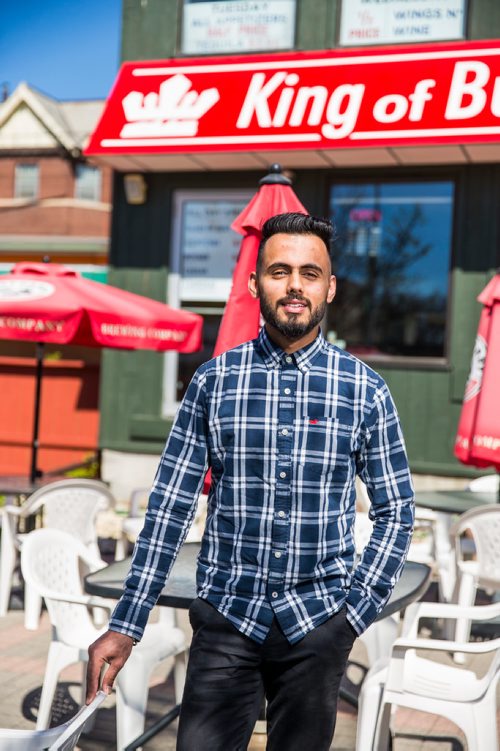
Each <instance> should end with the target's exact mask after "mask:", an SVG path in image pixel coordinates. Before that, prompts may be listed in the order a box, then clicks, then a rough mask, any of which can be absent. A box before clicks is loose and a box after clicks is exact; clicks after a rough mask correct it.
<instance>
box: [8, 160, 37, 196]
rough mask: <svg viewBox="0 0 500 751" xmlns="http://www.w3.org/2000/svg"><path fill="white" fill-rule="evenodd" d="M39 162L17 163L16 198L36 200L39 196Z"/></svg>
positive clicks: (15, 176) (15, 175) (15, 178)
mask: <svg viewBox="0 0 500 751" xmlns="http://www.w3.org/2000/svg"><path fill="white" fill-rule="evenodd" d="M38 181H39V169H38V164H16V169H15V174H14V198H26V199H31V200H34V199H35V198H38Z"/></svg>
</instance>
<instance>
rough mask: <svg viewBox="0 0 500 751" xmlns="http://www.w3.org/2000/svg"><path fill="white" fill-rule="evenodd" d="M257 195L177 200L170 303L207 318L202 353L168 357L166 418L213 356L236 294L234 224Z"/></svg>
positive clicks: (180, 195)
mask: <svg viewBox="0 0 500 751" xmlns="http://www.w3.org/2000/svg"><path fill="white" fill-rule="evenodd" d="M251 196H252V193H251V192H249V191H237V190H231V191H228V190H186V191H176V192H175V194H174V207H173V208H174V221H173V228H172V242H171V249H172V250H171V258H170V273H169V278H168V303H169V305H171V306H172V307H174V308H184V309H185V310H191V311H193V312H194V313H199V314H200V315H202V316H203V348H202V349H201V350H200V351H199V352H193V353H192V354H177V353H176V352H168V353H167V354H166V355H165V368H164V382H163V406H162V413H163V414H164V415H165V416H169V415H172V414H174V413H175V411H176V410H177V407H178V405H179V402H180V400H181V399H182V397H183V396H184V393H185V391H186V388H187V387H188V385H189V382H190V380H191V378H192V377H193V375H194V372H195V370H196V369H197V368H198V367H199V366H200V365H201V364H202V363H203V362H206V361H207V360H209V359H210V358H211V357H212V356H213V351H214V347H215V342H216V340H217V334H218V331H219V325H220V322H221V318H222V314H223V312H224V305H225V303H226V301H227V298H228V297H229V292H230V291H231V282H232V276H233V270H234V266H235V263H236V259H237V257H238V251H239V248H240V244H241V235H239V234H237V233H236V232H235V231H234V230H232V229H231V223H232V222H233V221H234V220H235V219H236V217H237V216H238V214H240V212H241V211H242V210H243V208H244V207H245V206H246V204H247V203H248V201H249V200H250V198H251Z"/></svg>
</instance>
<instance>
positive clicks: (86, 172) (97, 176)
mask: <svg viewBox="0 0 500 751" xmlns="http://www.w3.org/2000/svg"><path fill="white" fill-rule="evenodd" d="M75 198H80V199H81V200H83V201H100V200H101V170H100V169H99V168H98V167H91V166H90V165H88V164H77V165H76V171H75Z"/></svg>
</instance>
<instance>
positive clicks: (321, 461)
mask: <svg viewBox="0 0 500 751" xmlns="http://www.w3.org/2000/svg"><path fill="white" fill-rule="evenodd" d="M295 435H296V441H295V452H294V457H293V458H294V461H295V462H296V463H297V464H298V465H299V466H301V467H303V468H307V473H308V474H309V473H310V474H311V475H312V476H318V475H328V474H330V473H332V472H336V473H340V474H343V471H345V470H346V469H347V467H348V466H349V464H350V462H351V461H352V457H353V455H354V453H355V450H356V428H355V426H354V425H352V424H346V423H342V422H340V421H339V420H338V419H336V418H334V417H301V418H299V419H297V420H296V421H295Z"/></svg>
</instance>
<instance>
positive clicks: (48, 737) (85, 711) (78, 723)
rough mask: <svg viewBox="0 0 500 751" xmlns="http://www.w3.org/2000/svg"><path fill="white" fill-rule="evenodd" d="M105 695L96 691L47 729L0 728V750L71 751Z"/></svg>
mask: <svg viewBox="0 0 500 751" xmlns="http://www.w3.org/2000/svg"><path fill="white" fill-rule="evenodd" d="M106 697H107V694H105V693H104V691H98V692H97V695H96V697H95V699H94V700H93V701H92V702H91V703H90V704H89V705H87V706H84V707H82V708H81V709H80V710H79V711H78V712H77V714H76V715H75V716H74V717H72V718H71V719H70V720H68V721H67V722H65V723H63V724H62V725H58V726H57V727H53V728H50V729H48V730H19V729H15V730H14V729H13V730H9V729H7V728H0V751H43V749H48V751H71V749H74V748H75V746H76V744H77V742H78V739H79V738H80V735H81V733H82V731H83V729H84V727H85V724H86V723H87V722H88V720H89V719H90V718H91V717H92V715H93V714H94V713H95V712H97V710H98V709H99V707H100V706H101V704H102V703H103V701H104V700H105V699H106Z"/></svg>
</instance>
